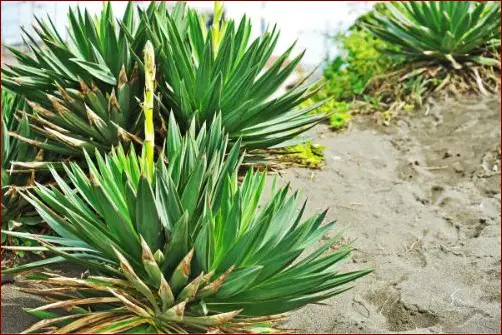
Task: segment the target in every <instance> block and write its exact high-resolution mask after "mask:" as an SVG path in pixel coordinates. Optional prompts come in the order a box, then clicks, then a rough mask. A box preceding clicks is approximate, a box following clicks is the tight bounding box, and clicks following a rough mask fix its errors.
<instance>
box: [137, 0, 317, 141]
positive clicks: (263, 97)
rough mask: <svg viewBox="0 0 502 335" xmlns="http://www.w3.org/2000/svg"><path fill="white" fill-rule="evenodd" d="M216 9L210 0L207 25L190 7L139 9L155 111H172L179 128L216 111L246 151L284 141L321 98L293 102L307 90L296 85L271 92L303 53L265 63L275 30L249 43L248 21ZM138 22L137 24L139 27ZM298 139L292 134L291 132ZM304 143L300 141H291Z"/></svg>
mask: <svg viewBox="0 0 502 335" xmlns="http://www.w3.org/2000/svg"><path fill="white" fill-rule="evenodd" d="M222 10H223V7H222V5H221V3H220V2H215V14H214V20H213V24H212V26H211V27H210V28H209V29H207V28H206V21H205V17H204V16H202V15H201V14H199V13H197V11H195V10H193V9H184V7H178V10H177V11H175V12H174V13H173V14H170V13H169V12H162V13H159V11H156V10H154V11H151V12H150V13H148V12H143V11H140V21H141V25H142V27H143V28H145V31H146V35H147V36H148V38H149V39H151V40H152V42H153V44H154V46H155V50H156V51H157V55H158V58H159V61H158V69H159V74H158V76H159V90H160V92H161V98H162V100H161V103H160V106H161V110H162V111H163V112H164V114H165V115H167V114H169V113H170V112H171V110H172V111H173V112H174V115H175V117H176V120H177V122H178V124H179V125H180V128H181V129H182V130H183V131H186V130H187V129H188V127H189V126H190V124H191V120H192V119H195V122H196V127H197V128H199V127H200V126H201V125H202V124H203V123H207V122H211V120H212V119H213V118H214V115H216V114H217V113H221V118H222V125H223V126H224V128H225V129H226V131H227V132H228V133H229V136H230V139H231V141H236V140H237V138H241V139H242V145H243V147H244V148H246V149H264V148H269V147H273V146H285V145H288V144H291V142H290V141H291V140H293V139H295V138H296V137H297V135H299V134H301V133H303V132H305V131H306V130H307V129H309V128H311V127H313V126H314V125H315V124H317V123H318V122H320V121H321V120H323V119H324V118H325V117H326V115H325V114H324V113H320V114H317V115H314V114H311V113H309V112H310V111H311V110H313V109H315V108H317V107H318V106H319V105H321V104H322V103H323V101H322V102H319V103H318V104H316V105H313V106H308V107H307V108H298V107H299V105H300V104H301V103H302V102H303V101H305V100H306V99H308V98H309V96H310V94H311V93H313V92H312V89H311V87H312V86H311V85H302V84H303V83H302V82H300V83H298V85H297V86H296V87H295V88H294V89H292V90H290V91H288V92H287V93H285V94H283V95H279V96H274V93H275V92H276V91H277V90H278V89H279V88H280V86H281V85H283V84H284V82H285V81H286V79H287V78H288V76H289V75H290V74H291V73H292V72H293V71H294V70H295V68H296V66H297V65H298V64H299V62H300V61H301V59H302V56H303V53H301V54H300V55H298V56H295V57H294V58H293V59H292V60H291V61H290V62H289V63H287V61H288V57H289V56H290V55H291V53H292V50H293V46H294V45H293V46H291V47H290V48H289V49H288V50H287V51H286V52H284V53H283V54H282V55H280V57H278V58H277V60H276V61H275V62H274V63H273V64H272V65H271V66H270V67H269V68H267V67H266V65H267V63H268V61H269V59H270V57H271V55H272V54H273V52H274V49H275V46H276V44H277V41H278V38H279V31H278V30H277V29H276V28H275V27H274V28H273V29H272V30H271V31H270V30H267V31H266V32H265V33H264V34H263V35H261V36H260V37H258V38H256V39H254V40H253V41H251V39H250V35H251V28H252V26H251V21H250V19H249V18H247V17H246V16H244V17H243V18H242V19H241V20H240V22H239V23H238V24H237V23H235V22H234V21H233V20H222V19H221V16H222ZM143 25H144V26H143ZM296 140H298V138H296ZM298 141H300V142H301V141H304V140H298Z"/></svg>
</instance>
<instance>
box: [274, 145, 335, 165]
mask: <svg viewBox="0 0 502 335" xmlns="http://www.w3.org/2000/svg"><path fill="white" fill-rule="evenodd" d="M325 148H326V147H325V146H323V145H320V144H316V143H313V142H312V141H308V142H305V143H300V144H296V145H292V146H290V147H286V148H284V154H283V155H281V156H280V158H279V160H280V161H281V162H283V163H286V164H288V163H290V164H293V165H298V166H305V167H308V168H311V169H319V168H321V167H322V166H323V165H324V161H325V159H324V149H325Z"/></svg>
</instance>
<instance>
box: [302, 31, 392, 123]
mask: <svg viewBox="0 0 502 335" xmlns="http://www.w3.org/2000/svg"><path fill="white" fill-rule="evenodd" d="M333 40H334V43H336V44H337V45H338V46H339V48H340V50H341V51H342V53H341V55H339V56H337V57H335V58H334V59H333V60H331V61H330V63H329V65H328V66H327V67H326V69H325V70H324V78H325V86H323V87H322V88H321V89H320V90H319V92H317V93H316V95H314V96H313V97H311V98H310V99H309V100H308V101H307V102H306V103H305V105H311V104H314V103H317V102H320V101H322V100H325V99H327V98H331V99H332V100H330V101H328V102H326V103H325V104H323V105H322V106H321V107H319V108H318V109H317V110H316V112H322V113H329V115H330V117H329V125H330V127H331V128H332V129H333V130H340V129H343V128H345V127H346V126H347V125H348V123H349V121H350V119H351V112H352V111H353V106H352V105H353V102H354V100H356V99H361V100H363V101H364V100H371V99H370V97H368V96H367V95H366V94H365V91H366V88H367V86H368V83H369V82H370V80H371V79H372V78H374V77H375V76H379V75H382V74H383V73H385V72H386V71H388V70H389V69H390V68H391V67H392V66H393V64H392V62H391V60H390V59H388V58H386V57H382V54H381V52H380V49H382V48H383V47H385V46H386V44H385V43H384V42H383V41H381V40H380V39H378V38H375V37H374V36H372V35H371V34H370V33H368V32H366V31H364V30H362V29H360V28H359V26H358V25H355V26H353V27H352V28H351V30H350V31H349V32H348V33H347V34H338V35H336V36H335V37H334V39H333Z"/></svg>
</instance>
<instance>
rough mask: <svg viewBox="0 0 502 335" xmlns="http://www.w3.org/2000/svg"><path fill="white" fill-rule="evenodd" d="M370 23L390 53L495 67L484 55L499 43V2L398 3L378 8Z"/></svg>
mask: <svg viewBox="0 0 502 335" xmlns="http://www.w3.org/2000/svg"><path fill="white" fill-rule="evenodd" d="M366 27H367V28H368V29H369V30H370V31H371V32H372V33H373V34H375V35H376V36H378V37H380V38H381V39H382V40H384V41H386V42H389V43H390V44H391V45H393V46H397V47H399V49H397V50H389V52H391V53H392V54H396V55H401V56H405V57H408V58H416V59H421V60H437V61H444V62H449V63H450V64H452V65H453V66H454V67H455V68H457V69H458V68H460V67H461V63H462V62H465V61H474V62H477V63H480V64H485V65H497V66H499V67H500V62H499V60H497V59H493V58H490V57H484V56H483V55H484V54H485V53H487V52H488V53H489V52H490V51H491V49H493V50H495V49H498V47H499V46H500V3H498V2H475V1H399V2H390V3H387V4H386V10H385V13H378V12H375V14H374V15H373V17H372V18H369V19H368V20H367V22H366Z"/></svg>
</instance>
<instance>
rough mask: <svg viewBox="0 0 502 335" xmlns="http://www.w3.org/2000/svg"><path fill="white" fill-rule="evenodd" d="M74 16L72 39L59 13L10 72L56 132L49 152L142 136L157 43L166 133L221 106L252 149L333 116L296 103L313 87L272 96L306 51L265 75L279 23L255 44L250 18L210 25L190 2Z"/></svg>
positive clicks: (34, 122)
mask: <svg viewBox="0 0 502 335" xmlns="http://www.w3.org/2000/svg"><path fill="white" fill-rule="evenodd" d="M218 8H219V9H218V11H220V12H221V7H218ZM138 14H139V15H138ZM220 14H221V13H220ZM68 18H69V26H68V33H69V34H68V35H69V36H70V39H69V40H68V41H65V40H63V39H62V37H61V36H60V35H59V34H58V32H57V31H56V29H55V27H54V25H53V23H52V22H51V20H50V18H48V20H46V21H44V20H41V19H39V18H36V21H37V25H36V26H35V30H36V33H37V35H38V38H39V40H41V41H42V45H41V46H39V45H38V41H37V40H36V39H35V38H34V37H32V36H29V35H28V34H26V33H25V39H26V43H27V45H28V46H29V48H30V50H31V52H32V54H33V55H32V56H30V55H27V54H25V53H23V52H21V51H19V50H16V49H14V48H10V50H11V51H12V52H13V53H14V55H15V56H16V59H17V63H16V64H13V65H9V66H6V67H4V68H3V69H2V73H3V77H2V80H3V85H4V86H5V87H7V88H9V89H11V90H12V91H14V92H16V93H18V94H20V95H22V96H24V97H26V98H27V100H28V101H30V104H31V106H32V107H33V109H34V115H33V116H32V117H30V124H31V127H32V129H33V131H34V132H35V133H38V134H41V135H42V136H43V138H47V140H46V141H43V142H37V143H36V145H37V146H38V147H39V148H42V149H46V150H52V151H55V152H58V153H61V154H64V155H70V156H77V157H78V156H80V157H81V156H82V149H85V150H86V151H87V152H92V153H93V152H94V151H95V149H98V150H99V151H100V152H107V151H109V150H110V148H111V147H112V146H113V145H117V144H118V143H123V144H126V143H129V142H131V141H132V142H137V143H139V142H141V140H140V139H139V137H138V135H141V117H142V116H141V115H142V114H141V108H140V106H139V103H138V101H137V99H138V97H140V96H141V94H142V92H141V88H142V87H143V83H144V81H143V67H144V64H143V62H142V51H143V47H144V45H145V43H146V40H147V39H151V40H152V42H153V44H154V46H155V49H156V51H157V53H158V57H157V59H158V66H157V68H158V71H157V77H158V80H157V82H158V83H159V87H160V91H161V93H159V94H160V95H161V98H160V99H159V98H158V99H156V100H157V102H156V103H158V104H159V105H160V107H161V108H160V110H162V111H163V112H164V113H163V115H164V118H163V119H162V118H161V119H160V120H159V122H156V125H158V126H157V128H156V131H157V132H160V134H161V135H162V136H160V137H159V139H163V137H164V136H165V124H166V122H164V119H167V117H168V115H169V113H170V112H171V110H172V111H173V112H174V114H175V116H176V120H177V122H178V123H179V124H180V127H181V129H182V130H183V131H186V130H188V127H189V125H190V123H191V120H192V118H195V120H196V123H195V126H196V128H198V129H199V128H200V127H201V126H202V124H203V123H204V122H206V123H207V122H211V121H212V120H213V118H214V115H216V114H217V113H220V112H221V115H222V123H223V125H224V126H225V127H226V129H228V131H229V134H230V138H231V141H232V142H234V141H236V140H237V138H239V137H242V138H243V144H244V146H245V147H246V148H267V147H271V146H274V145H278V144H284V145H286V144H288V143H287V141H288V140H291V139H293V138H295V137H296V136H297V135H298V134H300V133H302V132H304V131H306V130H307V129H308V128H310V127H312V126H313V125H315V124H316V123H317V122H319V121H320V120H322V119H323V117H324V115H323V114H321V115H310V114H308V112H309V110H311V109H313V108H315V107H316V106H312V107H309V108H306V109H301V110H300V109H296V107H297V106H298V105H299V104H300V103H301V102H302V101H304V100H306V99H307V98H308V86H302V87H298V88H296V89H294V90H292V91H290V92H288V93H286V94H285V95H283V96H280V97H277V98H272V97H271V96H272V94H273V93H274V92H275V91H276V90H277V89H278V88H279V86H280V85H281V84H282V83H284V81H285V80H286V79H287V77H288V75H289V74H290V73H291V72H292V71H293V70H294V68H295V66H296V65H297V64H298V63H299V61H300V59H301V55H300V56H298V57H296V58H294V59H293V61H292V62H291V63H290V64H288V65H284V62H285V60H286V59H287V57H288V56H289V55H290V53H291V49H290V50H288V51H287V52H286V53H284V54H283V55H282V56H281V57H279V59H278V60H277V61H276V62H275V63H274V64H273V65H272V67H270V69H268V70H267V71H264V69H265V64H266V62H267V61H268V59H269V57H270V55H271V54H272V52H273V50H274V47H275V45H276V42H277V39H278V37H279V36H278V35H279V34H278V32H277V30H276V29H274V30H273V31H272V32H267V33H265V34H264V35H263V36H261V37H260V38H258V39H256V40H255V41H253V43H251V45H248V44H249V43H248V42H249V34H250V30H251V25H250V22H249V20H248V19H247V18H246V17H244V18H243V19H242V21H241V23H240V25H239V27H238V28H236V27H235V26H234V23H233V21H228V22H215V25H214V26H213V28H211V30H210V31H206V28H205V22H203V21H204V19H203V17H201V16H200V15H199V14H197V13H196V12H195V11H194V10H189V9H187V8H186V5H185V3H183V2H178V3H176V5H175V6H174V7H173V8H172V10H169V11H168V9H167V5H166V4H165V3H164V2H160V3H157V2H152V3H151V4H150V5H149V7H148V8H147V9H145V10H143V9H140V8H139V7H138V8H137V7H136V6H135V5H133V3H132V2H131V3H129V5H128V7H127V9H126V11H125V14H124V16H123V18H122V19H120V20H117V21H115V18H114V17H113V13H112V9H111V5H110V3H105V4H104V7H103V11H102V13H101V15H99V16H96V17H94V18H93V17H91V16H90V15H89V13H88V12H87V11H82V10H80V9H75V10H73V9H70V11H69V13H68ZM220 24H221V27H222V29H219V28H218V27H220V26H219V25H220ZM217 25H218V26H217ZM155 117H156V118H158V117H159V116H157V115H156V116H155ZM300 141H303V140H300ZM161 144H162V141H161V140H159V143H157V145H158V146H159V145H161Z"/></svg>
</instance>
